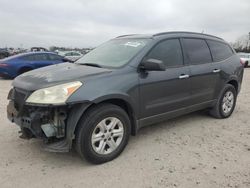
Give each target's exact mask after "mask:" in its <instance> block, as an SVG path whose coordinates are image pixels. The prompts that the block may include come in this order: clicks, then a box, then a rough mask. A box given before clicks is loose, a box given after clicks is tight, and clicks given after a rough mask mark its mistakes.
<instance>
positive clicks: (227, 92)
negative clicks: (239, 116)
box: [210, 84, 237, 119]
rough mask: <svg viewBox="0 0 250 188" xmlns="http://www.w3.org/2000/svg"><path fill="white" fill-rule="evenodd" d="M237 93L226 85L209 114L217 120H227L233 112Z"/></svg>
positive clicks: (229, 85)
mask: <svg viewBox="0 0 250 188" xmlns="http://www.w3.org/2000/svg"><path fill="white" fill-rule="evenodd" d="M236 100H237V92H236V89H235V87H234V86H232V85H231V84H226V86H225V87H224V88H223V90H222V92H221V94H220V96H219V98H218V100H217V102H216V104H215V106H214V107H213V108H212V109H211V110H210V114H211V115H212V116H213V117H215V118H218V119H223V118H228V117H230V116H231V114H232V113H233V111H234V108H235V104H236Z"/></svg>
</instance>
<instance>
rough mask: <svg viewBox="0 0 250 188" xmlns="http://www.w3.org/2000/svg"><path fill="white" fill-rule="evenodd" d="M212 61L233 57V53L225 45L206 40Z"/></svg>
mask: <svg viewBox="0 0 250 188" xmlns="http://www.w3.org/2000/svg"><path fill="white" fill-rule="evenodd" d="M207 42H208V45H209V47H210V49H211V52H212V56H213V59H214V61H221V60H224V59H227V58H229V57H230V56H232V55H233V51H232V49H231V48H230V46H228V45H227V44H224V43H221V42H217V41H212V40H208V41H207Z"/></svg>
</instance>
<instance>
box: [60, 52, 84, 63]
mask: <svg viewBox="0 0 250 188" xmlns="http://www.w3.org/2000/svg"><path fill="white" fill-rule="evenodd" d="M63 56H64V57H65V58H66V59H69V60H70V61H73V62H75V61H76V60H78V59H80V58H81V57H82V56H83V54H81V53H80V52H76V51H71V52H65V53H64V54H63Z"/></svg>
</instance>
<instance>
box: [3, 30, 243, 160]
mask: <svg viewBox="0 0 250 188" xmlns="http://www.w3.org/2000/svg"><path fill="white" fill-rule="evenodd" d="M242 77H243V66H242V64H241V63H240V59H239V57H238V56H237V55H236V53H235V51H234V50H233V49H232V48H231V47H230V46H229V44H228V43H226V42H225V41H224V40H223V39H221V38H218V37H214V36H211V35H206V34H200V33H191V32H166V33H158V34H154V35H126V36H120V37H117V38H115V39H112V40H110V41H108V42H106V43H104V44H103V45H101V46H99V47H97V48H96V49H94V50H93V51H91V52H90V53H88V54H86V55H85V56H84V57H82V58H81V59H79V60H78V61H76V63H74V64H72V63H63V64H58V65H52V66H49V67H45V68H41V69H37V70H34V71H31V72H28V73H24V74H22V75H20V76H18V77H17V78H16V79H15V80H14V82H13V88H12V89H11V91H10V92H9V95H8V99H9V104H8V107H7V114H8V118H9V120H10V121H11V122H14V123H16V124H17V125H19V126H20V128H21V133H22V135H21V137H22V138H33V137H35V138H41V139H43V140H44V143H45V149H46V150H48V151H52V152H68V151H70V150H71V148H72V147H73V146H74V147H75V148H76V150H77V151H78V152H79V154H80V155H81V156H82V157H85V158H86V159H87V160H88V161H90V162H92V163H104V162H107V161H110V160H112V159H114V158H116V157H117V156H118V155H119V154H120V153H121V152H122V151H123V149H124V148H125V146H126V144H127V142H128V140H129V137H130V135H135V134H136V133H137V131H138V130H139V129H140V128H141V127H143V126H147V125H150V124H153V123H157V122H160V121H164V120H167V119H169V118H173V117H176V116H179V115H182V114H186V113H190V112H193V111H197V110H201V109H208V110H209V111H210V113H211V114H212V115H213V116H214V117H216V118H227V117H229V116H230V115H231V114H232V112H233V110H234V107H235V103H236V99H237V95H238V93H239V91H240V88H241V82H242Z"/></svg>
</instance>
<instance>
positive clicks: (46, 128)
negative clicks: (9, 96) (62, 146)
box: [8, 97, 67, 141]
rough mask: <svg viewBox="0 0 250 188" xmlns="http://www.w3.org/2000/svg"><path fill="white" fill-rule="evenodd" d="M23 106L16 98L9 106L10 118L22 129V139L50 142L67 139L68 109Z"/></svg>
mask: <svg viewBox="0 0 250 188" xmlns="http://www.w3.org/2000/svg"><path fill="white" fill-rule="evenodd" d="M23 99H24V98H23ZM21 104H22V102H21V101H18V100H16V97H15V100H13V101H11V102H10V103H9V105H8V109H9V110H8V118H9V119H10V120H11V121H12V122H16V123H17V124H18V125H19V126H20V127H21V133H22V135H21V138H26V139H27V138H32V137H37V138H43V139H44V140H45V141H49V139H51V138H53V139H60V138H63V137H65V127H66V126H65V124H66V123H65V121H66V119H67V108H66V107H49V106H44V107H35V106H26V105H21Z"/></svg>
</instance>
